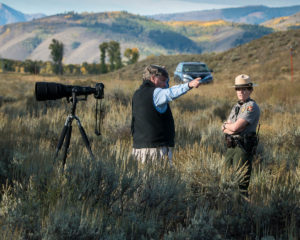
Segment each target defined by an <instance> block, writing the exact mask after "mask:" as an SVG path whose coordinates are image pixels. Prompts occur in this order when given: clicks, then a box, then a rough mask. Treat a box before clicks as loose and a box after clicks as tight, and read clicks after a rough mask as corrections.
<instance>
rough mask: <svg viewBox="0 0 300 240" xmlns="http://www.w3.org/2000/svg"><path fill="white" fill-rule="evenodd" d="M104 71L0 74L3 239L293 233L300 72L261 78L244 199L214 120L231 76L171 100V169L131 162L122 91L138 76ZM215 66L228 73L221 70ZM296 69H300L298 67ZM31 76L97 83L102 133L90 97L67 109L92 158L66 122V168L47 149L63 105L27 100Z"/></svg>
mask: <svg viewBox="0 0 300 240" xmlns="http://www.w3.org/2000/svg"><path fill="white" fill-rule="evenodd" d="M109 76H111V75H105V76H85V77H78V78H74V77H72V78H71V77H62V78H59V77H51V76H48V77H47V76H30V75H20V74H19V75H18V74H1V76H0V86H1V87H0V96H1V104H0V106H1V107H0V134H1V140H0V146H1V147H0V153H1V156H2V157H1V168H0V169H1V172H0V175H1V179H0V180H1V184H2V195H1V196H2V201H1V204H0V214H1V219H0V221H1V228H0V232H1V234H2V236H4V239H12V238H14V239H22V238H25V239H75V238H76V239H99V238H102V239H142V238H144V239H151V238H152V239H255V238H262V237H267V236H269V238H272V237H273V238H275V239H298V237H299V224H300V212H299V211H300V206H299V199H300V189H299V186H300V184H299V180H300V179H299V176H300V168H299V161H300V158H299V156H300V154H299V153H300V152H299V149H300V128H299V124H298V123H299V120H300V105H299V103H300V95H299V90H300V81H299V80H300V79H299V78H295V81H294V82H293V83H291V82H289V84H286V82H283V81H282V80H276V81H271V82H270V81H268V80H267V79H264V80H260V81H259V87H257V88H255V91H254V93H253V98H254V99H256V101H257V102H258V104H259V105H260V107H261V110H262V117H261V121H260V123H261V130H260V137H261V141H260V145H259V148H258V155H257V157H256V160H255V162H254V170H253V174H252V179H251V183H250V187H249V190H250V200H249V201H250V202H247V201H244V200H243V198H241V196H240V194H239V191H238V183H239V181H241V180H242V177H241V176H242V172H239V171H235V170H234V169H233V170H232V171H226V170H225V168H224V164H223V154H224V152H225V147H224V144H223V136H222V133H221V131H220V125H221V123H222V121H223V120H224V118H226V116H227V115H228V112H229V111H230V108H231V106H232V104H233V103H234V102H235V92H234V90H233V88H231V85H232V81H231V80H230V78H229V76H230V74H228V73H226V72H223V73H216V74H215V80H216V81H215V83H214V84H212V85H205V86H201V87H199V89H194V90H192V91H191V92H189V93H188V94H187V95H185V96H183V97H181V98H179V99H177V100H176V101H174V102H173V103H171V107H172V110H173V115H174V118H175V124H176V133H177V134H176V147H175V152H174V163H175V166H174V168H173V169H169V168H168V167H167V166H163V164H162V165H161V166H160V165H146V166H139V165H138V164H137V163H136V162H135V161H134V160H133V159H132V158H131V156H130V151H131V146H132V142H131V137H130V121H131V96H132V94H133V92H134V90H135V89H136V88H137V87H138V86H139V84H140V82H138V81H131V80H130V79H124V80H120V79H118V78H110V79H109ZM224 76H228V78H227V77H224ZM296 76H298V75H296ZM36 81H54V82H60V83H63V84H78V85H83V86H94V84H95V83H96V82H103V83H104V84H105V99H104V100H103V102H102V104H103V106H104V109H105V118H104V121H103V126H102V136H100V137H97V136H95V135H94V134H93V132H94V106H95V99H94V98H93V97H92V96H89V98H88V101H86V102H79V103H78V106H77V116H78V117H79V118H80V120H81V123H82V125H83V127H84V128H85V130H86V132H87V135H88V137H89V139H90V141H91V145H92V149H93V152H94V154H95V156H96V161H95V162H91V161H90V159H89V155H88V153H87V151H86V150H85V148H84V145H83V142H82V139H81V136H80V134H79V131H78V129H77V127H76V124H75V123H74V126H73V133H72V138H71V145H70V153H69V156H68V158H67V165H66V170H65V173H64V174H62V173H61V156H60V157H59V158H58V159H57V160H56V161H55V162H54V161H53V156H54V152H55V147H56V144H57V142H58V138H59V135H60V132H61V130H62V127H63V124H64V121H65V118H66V116H67V114H68V113H69V107H70V106H69V104H67V103H66V101H65V100H56V101H48V102H36V101H35V99H34V97H33V90H34V83H35V82H36Z"/></svg>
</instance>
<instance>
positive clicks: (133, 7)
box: [0, 0, 300, 15]
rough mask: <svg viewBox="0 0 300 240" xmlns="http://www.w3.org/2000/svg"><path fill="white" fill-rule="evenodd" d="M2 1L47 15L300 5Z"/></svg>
mask: <svg viewBox="0 0 300 240" xmlns="http://www.w3.org/2000/svg"><path fill="white" fill-rule="evenodd" d="M0 3H3V4H5V5H7V6H9V7H11V8H13V9H15V10H17V11H20V12H22V13H27V14H33V13H44V14H46V15H53V14H57V13H65V12H69V11H74V12H77V13H82V12H94V13H96V12H106V11H127V12H129V13H133V14H140V15H153V14H161V13H176V12H187V11H196V10H206V9H220V8H230V7H241V6H249V5H265V6H269V7H283V6H293V5H300V2H299V0H0Z"/></svg>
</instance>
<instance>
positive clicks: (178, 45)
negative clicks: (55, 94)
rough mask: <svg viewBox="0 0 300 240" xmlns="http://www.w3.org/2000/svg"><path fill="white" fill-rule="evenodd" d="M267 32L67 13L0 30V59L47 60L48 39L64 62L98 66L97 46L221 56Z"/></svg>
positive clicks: (121, 14)
mask: <svg viewBox="0 0 300 240" xmlns="http://www.w3.org/2000/svg"><path fill="white" fill-rule="evenodd" d="M271 32H272V29H270V28H266V27H262V26H257V25H245V24H235V23H228V22H224V21H220V22H219V21H212V22H199V21H195V22H160V21H158V20H153V19H149V18H147V17H143V16H139V15H134V14H130V13H127V12H104V13H85V14H76V13H73V12H71V13H67V14H58V15H55V16H49V17H45V18H41V19H35V20H33V21H30V22H23V23H14V24H8V25H5V26H0V56H1V57H2V58H10V59H16V60H25V59H32V60H43V61H47V60H49V59H50V56H49V55H50V51H49V49H48V46H49V44H50V43H51V40H52V39H53V38H55V39H57V40H59V41H61V42H63V43H64V46H65V54H64V63H66V64H68V63H82V62H99V57H100V51H99V48H98V46H99V44H100V43H102V42H103V41H110V40H116V41H118V42H120V44H121V48H122V49H121V52H123V51H124V50H125V48H128V47H131V48H132V47H138V48H139V50H140V53H141V57H142V58H145V57H147V56H149V55H169V54H180V53H186V54H197V53H198V54H199V53H201V52H210V51H224V50H227V49H229V48H232V47H234V46H237V45H240V44H243V43H246V42H248V41H250V40H252V39H256V38H260V37H262V36H264V35H266V34H269V33H271Z"/></svg>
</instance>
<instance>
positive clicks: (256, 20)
mask: <svg viewBox="0 0 300 240" xmlns="http://www.w3.org/2000/svg"><path fill="white" fill-rule="evenodd" d="M299 11H300V5H299V6H292V7H278V8H270V7H266V6H246V7H238V8H224V9H214V10H202V11H192V12H181V13H173V14H157V15H152V16H151V17H152V18H153V19H156V20H160V21H192V20H199V21H211V20H216V19H221V20H224V21H229V22H239V23H248V24H260V23H263V22H265V21H267V20H270V19H272V18H277V17H282V16H289V15H292V14H295V13H297V12H299Z"/></svg>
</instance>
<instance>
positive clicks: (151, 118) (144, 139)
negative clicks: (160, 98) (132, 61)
mask: <svg viewBox="0 0 300 240" xmlns="http://www.w3.org/2000/svg"><path fill="white" fill-rule="evenodd" d="M155 88H156V87H155V85H154V84H153V83H152V82H151V81H144V82H143V84H142V85H141V86H140V88H139V89H138V90H137V91H136V92H135V93H134V95H133V98H132V122H131V133H132V136H133V147H134V148H155V147H161V146H167V147H174V137H175V127H174V119H173V116H172V112H171V109H170V106H169V104H168V108H167V111H166V112H165V113H159V112H158V111H157V110H156V109H155V106H154V103H153V92H154V89H155Z"/></svg>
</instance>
